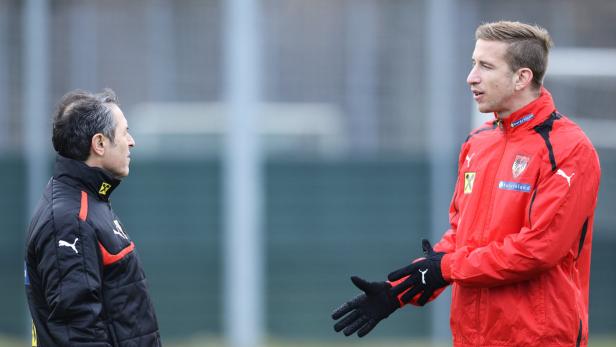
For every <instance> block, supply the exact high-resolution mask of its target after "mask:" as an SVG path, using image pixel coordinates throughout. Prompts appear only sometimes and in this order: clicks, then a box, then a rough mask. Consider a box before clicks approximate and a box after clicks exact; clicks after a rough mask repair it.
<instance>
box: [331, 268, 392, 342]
mask: <svg viewBox="0 0 616 347" xmlns="http://www.w3.org/2000/svg"><path fill="white" fill-rule="evenodd" d="M351 281H352V282H353V284H354V285H355V286H356V287H357V288H359V289H361V290H362V291H363V292H364V293H363V294H360V295H358V296H356V297H354V298H353V299H351V301H348V302H346V303H345V304H344V305H342V306H340V307H338V308H337V309H336V310H335V311H334V313H332V318H333V319H334V320H338V319H340V318H342V316H344V315H346V314H347V313H349V312H351V313H350V314H348V315H347V316H346V317H344V318H343V319H342V320H339V321H338V322H336V325H334V330H336V332H339V331H340V330H342V329H344V331H343V332H344V335H345V336H350V335H353V333H355V332H356V331H357V330H358V329H359V331H358V332H357V336H359V337H364V336H365V335H367V334H368V333H369V332H370V331H371V330H372V329H374V327H375V326H376V325H377V324H378V323H379V322H380V321H381V320H383V319H385V318H387V317H389V315H390V314H391V313H392V312H394V311H395V310H397V309H398V308H400V303H399V302H398V299H397V298H396V297H395V296H393V295H392V293H391V290H390V289H391V285H390V284H389V283H387V282H367V281H365V280H363V279H361V278H359V277H357V276H353V277H351ZM360 328H361V329H360Z"/></svg>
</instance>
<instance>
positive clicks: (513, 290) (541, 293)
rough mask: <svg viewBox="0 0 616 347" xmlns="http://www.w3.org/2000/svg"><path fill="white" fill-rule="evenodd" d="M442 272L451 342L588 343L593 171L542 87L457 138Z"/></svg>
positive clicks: (580, 141) (590, 156)
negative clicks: (447, 287) (447, 285)
mask: <svg viewBox="0 0 616 347" xmlns="http://www.w3.org/2000/svg"><path fill="white" fill-rule="evenodd" d="M458 166H459V167H458V181H457V184H456V189H455V193H454V196H453V199H452V202H451V207H450V225H451V226H450V229H449V230H448V231H447V232H446V233H445V235H444V236H443V238H442V239H441V241H440V242H439V243H438V244H437V245H435V250H437V251H441V252H446V253H447V254H446V255H445V256H444V257H443V259H442V272H443V277H445V279H447V280H448V281H450V282H452V283H453V294H452V295H453V296H452V303H451V329H452V334H453V340H454V341H453V343H454V346H542V347H548V346H586V345H587V344H588V293H589V283H590V257H591V242H592V236H593V221H594V213H595V212H594V211H595V206H596V203H597V194H598V189H599V181H600V176H601V169H600V166H599V158H598V156H597V153H596V151H595V149H594V147H593V145H592V144H591V142H590V141H589V139H588V138H587V137H586V135H585V134H584V132H583V131H582V130H581V129H580V128H579V127H578V126H577V125H576V124H575V123H574V122H572V121H571V120H570V119H568V118H567V117H565V116H563V115H561V114H559V113H558V112H557V110H556V108H555V107H554V103H553V101H552V97H551V95H550V93H549V92H548V91H547V90H545V89H542V90H541V95H540V96H539V98H538V99H536V100H534V101H533V102H531V103H530V104H528V105H526V106H524V107H523V108H521V109H520V110H518V111H516V112H514V113H513V114H512V115H511V116H510V117H508V118H507V119H505V120H498V119H497V120H495V121H492V122H488V123H486V124H484V125H483V126H482V127H480V128H478V129H476V130H475V131H473V132H472V133H471V134H470V135H469V138H468V139H467V141H466V142H465V143H464V144H463V145H462V149H461V152H460V157H459V163H458Z"/></svg>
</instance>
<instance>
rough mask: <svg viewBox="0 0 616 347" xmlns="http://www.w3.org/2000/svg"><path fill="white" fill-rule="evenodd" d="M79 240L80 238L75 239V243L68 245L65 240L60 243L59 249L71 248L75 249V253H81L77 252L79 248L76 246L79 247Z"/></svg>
mask: <svg viewBox="0 0 616 347" xmlns="http://www.w3.org/2000/svg"><path fill="white" fill-rule="evenodd" d="M77 240H79V238H78V237H76V238H75V241H73V243H68V242H66V241H64V240H60V241H58V247H70V248H72V249H73V251H75V253H79V252H77V247H75V245H77Z"/></svg>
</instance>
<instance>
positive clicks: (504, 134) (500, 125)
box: [476, 119, 509, 331]
mask: <svg viewBox="0 0 616 347" xmlns="http://www.w3.org/2000/svg"><path fill="white" fill-rule="evenodd" d="M496 125H497V126H498V128H499V129H500V130H501V131H502V132H503V136H504V137H505V144H504V145H503V150H502V151H501V154H500V158H499V159H498V166H497V167H496V170H495V171H494V176H493V177H492V185H491V186H490V199H488V201H489V202H490V204H489V205H488V206H489V208H488V215H487V217H486V220H485V221H484V222H483V228H482V229H481V238H480V239H479V241H480V242H481V245H483V244H484V243H485V234H486V232H485V230H486V228H487V227H488V225H489V224H490V223H489V222H490V221H491V220H492V209H493V205H494V201H493V198H494V190H495V189H496V188H495V184H496V176H498V171H500V167H501V164H502V162H503V155H504V154H505V152H506V150H507V142H508V140H509V137H508V134H507V129H505V127H504V126H503V122H502V120H500V119H497V120H496ZM483 291H484V289H483V288H480V289H479V300H477V307H476V310H477V311H476V312H477V330H478V331H479V330H480V329H481V322H480V320H481V315H480V309H481V297H482V294H483Z"/></svg>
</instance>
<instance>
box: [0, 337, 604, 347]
mask: <svg viewBox="0 0 616 347" xmlns="http://www.w3.org/2000/svg"><path fill="white" fill-rule="evenodd" d="M28 342H29V341H28V340H27V339H17V338H14V337H1V336H0V347H24V346H28ZM163 343H164V345H165V346H166V347H228V345H226V344H225V343H224V342H222V340H221V339H220V338H212V337H194V338H192V339H188V340H185V341H163ZM374 346H379V347H447V346H449V344H432V343H430V342H427V341H425V340H410V339H409V340H377V339H370V338H368V339H362V340H359V339H358V338H356V337H354V338H348V339H341V340H340V341H332V340H330V341H306V340H276V339H272V340H269V341H267V342H266V344H265V345H264V346H263V347H374ZM614 346H616V336H614V337H597V338H591V341H590V344H589V347H614Z"/></svg>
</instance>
